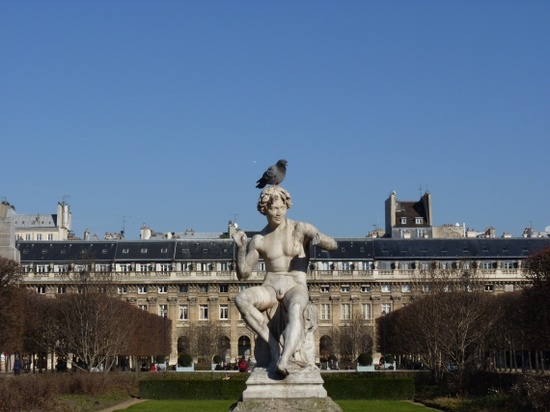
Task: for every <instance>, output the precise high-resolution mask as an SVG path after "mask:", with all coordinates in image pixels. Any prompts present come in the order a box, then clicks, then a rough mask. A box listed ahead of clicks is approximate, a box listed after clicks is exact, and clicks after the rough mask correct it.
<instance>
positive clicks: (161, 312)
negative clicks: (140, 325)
mask: <svg viewBox="0 0 550 412" xmlns="http://www.w3.org/2000/svg"><path fill="white" fill-rule="evenodd" d="M159 316H168V305H159Z"/></svg>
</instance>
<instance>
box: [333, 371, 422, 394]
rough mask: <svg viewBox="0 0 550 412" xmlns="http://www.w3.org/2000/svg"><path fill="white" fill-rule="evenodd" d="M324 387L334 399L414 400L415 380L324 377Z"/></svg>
mask: <svg viewBox="0 0 550 412" xmlns="http://www.w3.org/2000/svg"><path fill="white" fill-rule="evenodd" d="M323 380H324V381H325V383H324V387H325V389H326V390H327V393H328V395H329V396H330V397H331V398H332V399H384V400H412V399H413V398H414V393H415V383H414V379H413V378H386V377H384V378H376V377H372V378H370V377H368V378H367V377H355V378H354V377H350V378H343V377H341V376H334V377H333V376H330V375H329V376H324V377H323Z"/></svg>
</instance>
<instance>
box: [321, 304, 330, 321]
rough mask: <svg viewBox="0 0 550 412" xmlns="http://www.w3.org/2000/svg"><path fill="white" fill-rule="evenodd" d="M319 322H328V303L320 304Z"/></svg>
mask: <svg viewBox="0 0 550 412" xmlns="http://www.w3.org/2000/svg"><path fill="white" fill-rule="evenodd" d="M321 320H330V303H321Z"/></svg>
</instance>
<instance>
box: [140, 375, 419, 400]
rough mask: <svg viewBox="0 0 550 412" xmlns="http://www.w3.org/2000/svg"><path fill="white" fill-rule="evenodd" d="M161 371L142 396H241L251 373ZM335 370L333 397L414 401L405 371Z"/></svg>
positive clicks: (144, 385)
mask: <svg viewBox="0 0 550 412" xmlns="http://www.w3.org/2000/svg"><path fill="white" fill-rule="evenodd" d="M223 375H224V374H222V373H211V374H205V373H184V374H179V373H178V374H173V373H166V374H162V375H161V374H159V375H155V376H151V378H148V379H145V380H142V381H141V382H140V383H139V396H140V398H142V399H202V400H207V399H219V400H232V399H239V398H240V396H241V394H242V392H243V391H244V390H245V389H246V379H248V376H249V374H248V373H231V374H229V376H230V379H228V380H223V379H222V378H223ZM377 375H378V374H370V373H369V374H361V373H345V374H344V373H341V374H340V373H335V374H323V380H324V381H325V383H324V387H325V389H326V390H327V393H328V396H330V397H331V398H332V399H340V400H342V399H386V400H412V399H413V398H414V394H415V380H414V378H413V377H410V376H407V375H405V374H399V375H397V374H393V373H392V374H386V376H384V377H380V376H379V375H378V376H377Z"/></svg>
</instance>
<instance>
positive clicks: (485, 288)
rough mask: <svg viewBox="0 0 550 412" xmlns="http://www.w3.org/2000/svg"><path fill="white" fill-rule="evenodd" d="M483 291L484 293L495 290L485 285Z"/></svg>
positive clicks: (491, 286)
mask: <svg viewBox="0 0 550 412" xmlns="http://www.w3.org/2000/svg"><path fill="white" fill-rule="evenodd" d="M484 290H485V292H492V291H494V290H495V285H485V287H484Z"/></svg>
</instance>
